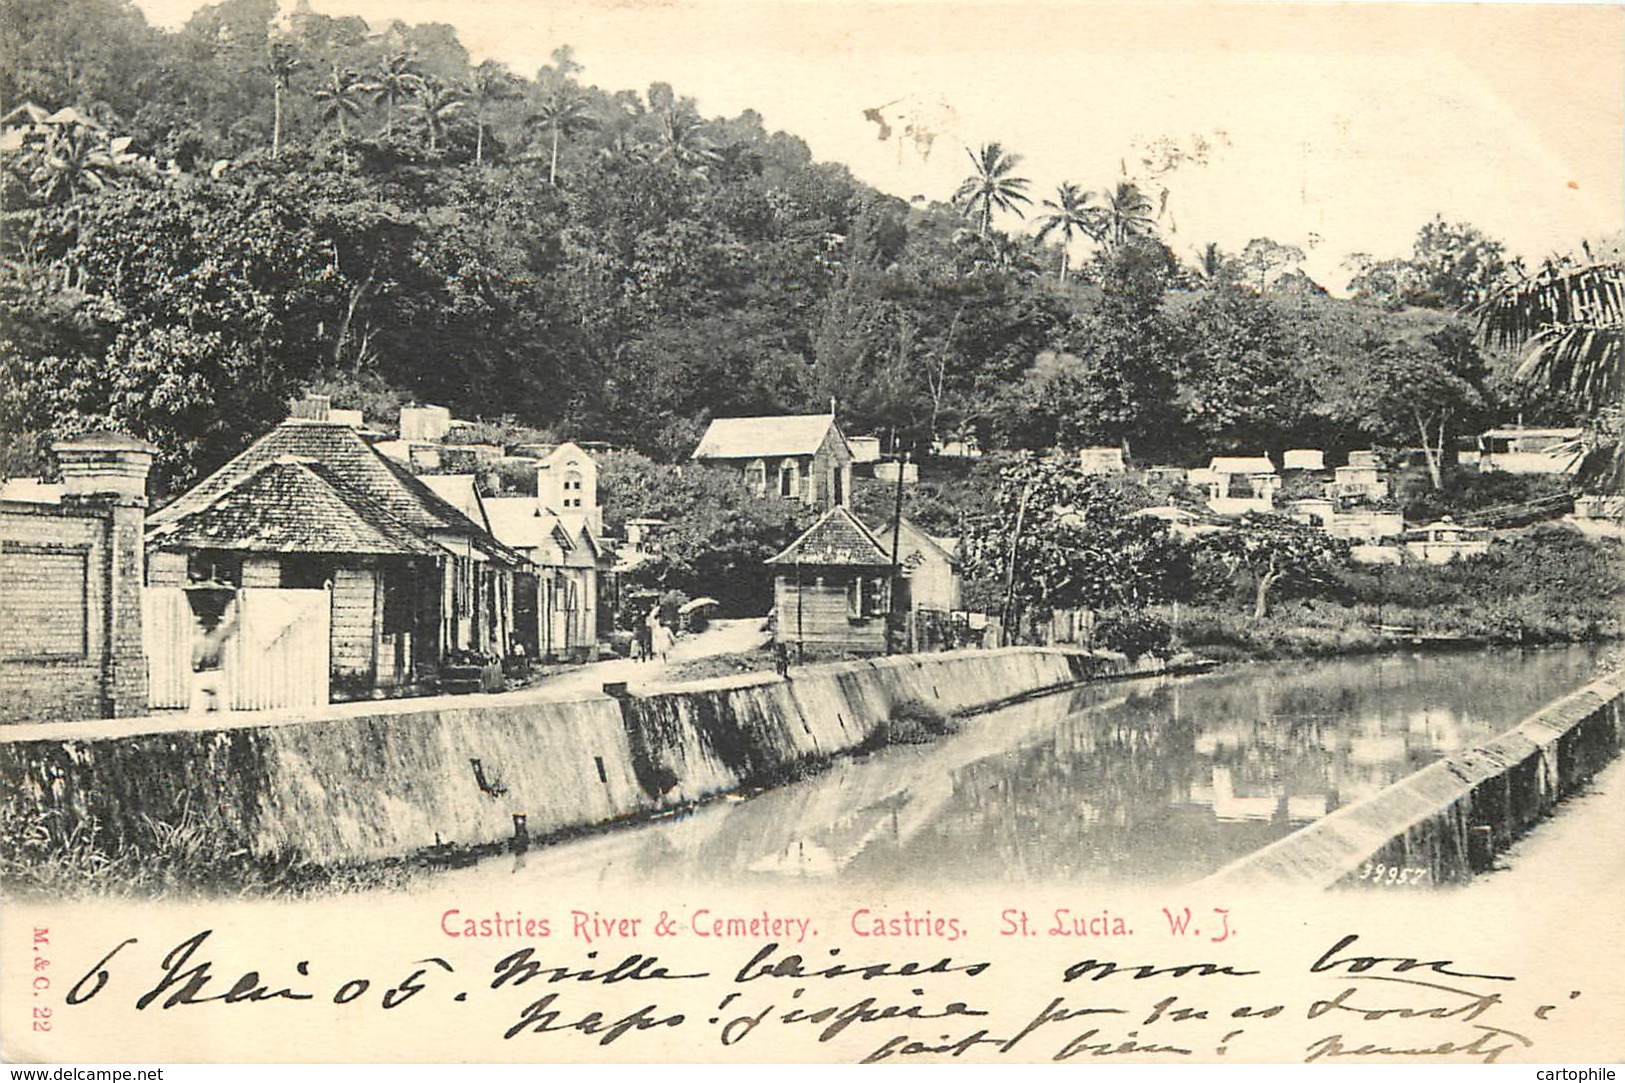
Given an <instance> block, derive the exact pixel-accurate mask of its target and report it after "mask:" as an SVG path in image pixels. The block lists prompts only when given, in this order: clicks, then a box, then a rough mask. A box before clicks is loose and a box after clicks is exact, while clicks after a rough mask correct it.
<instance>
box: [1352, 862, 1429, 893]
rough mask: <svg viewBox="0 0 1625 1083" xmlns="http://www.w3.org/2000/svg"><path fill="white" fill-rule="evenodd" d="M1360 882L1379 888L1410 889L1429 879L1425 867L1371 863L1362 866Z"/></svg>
mask: <svg viewBox="0 0 1625 1083" xmlns="http://www.w3.org/2000/svg"><path fill="white" fill-rule="evenodd" d="M1359 878H1360V880H1362V881H1364V882H1365V883H1368V884H1372V885H1375V886H1377V887H1410V886H1412V885H1414V884H1420V883H1422V882H1423V881H1425V880H1427V878H1428V869H1427V867H1426V866H1425V865H1411V866H1405V865H1388V864H1384V863H1383V862H1380V861H1379V862H1375V863H1373V862H1370V861H1367V862H1366V863H1365V864H1363V865H1361V866H1360V876H1359Z"/></svg>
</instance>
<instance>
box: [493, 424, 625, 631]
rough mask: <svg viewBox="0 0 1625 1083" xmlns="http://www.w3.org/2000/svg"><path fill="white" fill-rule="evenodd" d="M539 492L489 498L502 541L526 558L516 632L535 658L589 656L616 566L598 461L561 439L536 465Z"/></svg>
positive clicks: (517, 593) (517, 592)
mask: <svg viewBox="0 0 1625 1083" xmlns="http://www.w3.org/2000/svg"><path fill="white" fill-rule="evenodd" d="M536 492H537V495H536V496H534V497H529V496H508V497H495V498H487V499H486V500H485V501H484V509H485V513H486V515H487V516H488V517H489V521H490V523H491V529H492V531H493V532H494V533H495V534H496V536H497V538H498V539H499V540H501V541H502V542H503V543H504V544H506V545H508V546H510V547H512V548H513V549H515V550H516V551H518V552H519V553H521V554H523V555H524V556H525V558H526V560H527V567H525V568H524V569H522V570H521V571H520V573H519V574H518V576H517V577H516V580H515V584H514V605H515V613H516V620H515V632H514V634H515V637H516V638H517V639H518V641H519V642H520V643H523V644H524V645H525V649H526V651H527V652H528V653H529V655H530V656H531V657H533V658H551V659H559V660H567V661H573V662H587V661H591V660H593V659H594V658H596V657H597V655H598V643H599V635H600V633H601V632H602V631H604V630H605V629H604V628H602V627H601V621H602V620H603V619H604V618H605V617H606V616H607V613H606V612H605V609H604V606H603V604H602V597H603V579H604V576H605V574H606V573H608V572H609V571H610V570H611V568H612V567H613V565H614V553H613V552H612V551H611V549H610V547H609V546H608V545H606V544H605V543H604V541H603V538H602V537H601V534H602V526H603V509H602V508H601V507H600V505H599V503H598V464H597V463H596V462H595V461H594V460H593V458H592V456H591V455H588V454H587V453H586V452H585V451H584V450H582V449H581V447H580V446H578V445H576V444H573V443H570V442H565V443H563V444H559V445H558V446H557V447H555V448H553V449H552V451H551V452H549V454H548V455H547V457H546V458H544V459H543V460H542V461H541V463H540V464H538V466H537V468H536Z"/></svg>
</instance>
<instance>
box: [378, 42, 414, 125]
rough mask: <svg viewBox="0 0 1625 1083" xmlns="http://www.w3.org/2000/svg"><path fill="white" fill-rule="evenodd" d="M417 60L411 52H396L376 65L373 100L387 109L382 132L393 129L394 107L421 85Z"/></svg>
mask: <svg viewBox="0 0 1625 1083" xmlns="http://www.w3.org/2000/svg"><path fill="white" fill-rule="evenodd" d="M417 67H418V65H417V61H416V60H415V59H413V57H412V54H411V53H396V54H394V55H393V56H390V57H388V58H386V59H384V60H383V61H381V62H380V63H379V65H378V78H377V80H376V81H375V82H374V83H373V101H374V102H375V103H380V102H381V103H385V104H387V105H388V107H389V111H388V112H387V113H386V114H385V115H384V134H385V135H391V134H393V133H394V131H395V107H396V105H398V104H399V103H400V102H402V101H405V100H406V99H407V98H410V97H411V96H412V95H413V94H416V93H417V92H418V91H419V90H420V89H422V87H423V76H422V75H420V74H418V70H417Z"/></svg>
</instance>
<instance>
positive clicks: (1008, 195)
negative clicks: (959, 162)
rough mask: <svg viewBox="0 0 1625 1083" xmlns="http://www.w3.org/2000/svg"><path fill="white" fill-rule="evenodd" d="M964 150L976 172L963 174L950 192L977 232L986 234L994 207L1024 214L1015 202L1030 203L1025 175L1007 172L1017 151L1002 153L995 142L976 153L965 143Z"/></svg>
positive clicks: (1015, 162) (1015, 161)
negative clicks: (962, 179) (953, 190)
mask: <svg viewBox="0 0 1625 1083" xmlns="http://www.w3.org/2000/svg"><path fill="white" fill-rule="evenodd" d="M965 153H966V154H968V155H970V160H971V164H972V165H973V166H975V167H976V172H975V173H974V174H972V175H971V176H969V177H966V178H965V182H964V183H963V184H961V185H960V186H959V189H958V191H956V192H954V199H953V201H954V205H955V206H957V207H959V208H960V209H961V210H962V211H963V212H964V214H965V217H967V218H975V219H976V221H977V232H978V233H980V234H981V235H982V236H983V237H986V236H987V231H988V229H989V228H990V227H991V226H992V224H993V212H994V211H995V210H1001V211H1014V212H1015V215H1016V217H1017V218H1024V217H1026V216H1025V215H1023V214H1022V213H1021V209H1020V208H1019V207H1018V206H1017V204H1018V203H1028V204H1030V203H1032V200H1031V199H1028V198H1027V195H1026V191H1027V184H1028V181H1027V178H1026V177H1012V176H1011V175H1010V174H1011V172H1012V171H1013V170H1014V169H1015V168H1016V167H1017V166H1018V165H1020V164H1021V155H1019V154H1006V153H1005V151H1004V148H1003V147H1002V146H1000V145H999V144H998V143H987V144H984V145H983V146H982V150H981V152H980V153H979V154H978V153H974V152H972V151H971V149H970V148H969V147H966V148H965Z"/></svg>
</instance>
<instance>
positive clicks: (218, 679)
mask: <svg viewBox="0 0 1625 1083" xmlns="http://www.w3.org/2000/svg"><path fill="white" fill-rule="evenodd" d="M198 616H199V624H198V635H197V638H196V639H195V640H194V641H193V643H192V695H191V701H190V703H189V704H188V707H187V710H188V712H189V713H191V714H205V713H207V712H209V711H228V710H230V709H231V682H230V674H229V672H228V670H227V668H226V650H227V647H228V646H229V645H230V643H231V638H232V636H233V635H234V634H235V633H236V631H237V598H236V595H235V594H232V595H228V596H227V597H226V600H225V605H224V606H223V607H222V608H221V609H220V610H219V611H218V612H217V613H216V612H214V611H212V609H211V608H209V607H205V608H203V609H202V610H201V611H200V612H199V614H198Z"/></svg>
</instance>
